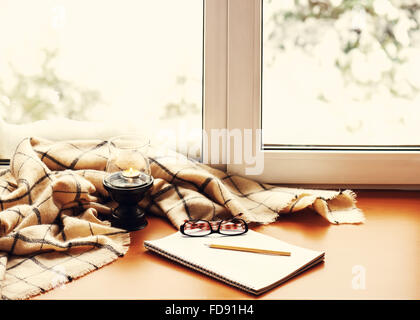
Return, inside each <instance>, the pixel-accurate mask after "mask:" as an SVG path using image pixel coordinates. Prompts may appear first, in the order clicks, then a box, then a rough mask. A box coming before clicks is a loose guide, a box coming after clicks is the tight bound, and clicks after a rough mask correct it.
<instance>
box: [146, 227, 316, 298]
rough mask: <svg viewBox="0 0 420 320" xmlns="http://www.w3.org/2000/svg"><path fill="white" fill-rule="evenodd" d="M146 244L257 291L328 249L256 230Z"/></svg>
mask: <svg viewBox="0 0 420 320" xmlns="http://www.w3.org/2000/svg"><path fill="white" fill-rule="evenodd" d="M210 243H212V244H223V245H230V246H242V247H252V248H261V249H269V250H279V251H289V252H291V255H290V256H277V255H268V254H259V253H250V252H241V251H231V250H222V249H214V248H209V247H208V244H210ZM144 246H145V247H146V248H147V249H149V250H152V251H154V252H156V253H158V254H160V255H162V256H165V257H166V258H169V259H171V260H174V261H176V262H178V263H181V264H183V265H185V266H187V267H189V268H192V269H195V270H197V271H200V272H202V273H204V274H206V275H208V276H211V277H213V278H216V279H218V280H221V281H223V282H225V283H228V284H230V285H232V286H235V287H237V288H240V289H242V290H245V291H248V292H250V293H253V294H256V295H258V294H261V293H263V292H266V291H268V290H270V289H271V288H274V287H275V286H277V285H279V284H281V283H283V282H285V281H287V280H288V279H290V278H292V277H293V276H295V275H297V274H298V273H300V272H302V271H304V270H306V269H308V268H310V267H312V266H313V265H315V264H317V263H318V262H321V261H322V260H323V259H324V252H321V251H314V250H309V249H305V248H302V247H298V246H294V245H291V244H288V243H286V242H283V241H281V240H278V239H276V238H273V237H270V236H267V235H264V234H261V233H258V232H255V231H253V230H249V231H248V232H247V233H245V234H243V235H240V236H234V237H230V236H222V235H220V234H212V235H210V236H206V237H199V238H193V237H188V236H185V235H183V234H182V233H180V232H176V233H174V234H172V235H169V236H167V237H165V238H162V239H158V240H146V241H144Z"/></svg>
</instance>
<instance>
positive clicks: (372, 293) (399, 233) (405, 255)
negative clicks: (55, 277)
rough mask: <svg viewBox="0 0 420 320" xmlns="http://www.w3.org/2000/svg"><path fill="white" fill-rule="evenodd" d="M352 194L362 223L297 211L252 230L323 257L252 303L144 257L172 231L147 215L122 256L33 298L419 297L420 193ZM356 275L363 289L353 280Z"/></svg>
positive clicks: (165, 262) (150, 255)
mask: <svg viewBox="0 0 420 320" xmlns="http://www.w3.org/2000/svg"><path fill="white" fill-rule="evenodd" d="M356 193H357V195H358V207H359V208H361V209H362V210H363V211H364V212H365V215H366V218H367V221H366V223H364V224H361V225H331V224H329V223H328V222H326V221H325V220H324V219H323V218H322V217H320V216H319V215H318V214H316V213H315V212H313V211H311V210H304V211H302V212H299V213H296V214H292V215H287V216H282V217H281V218H280V219H279V221H278V222H276V223H273V224H270V225H265V226H258V227H256V228H254V230H256V231H259V232H262V233H265V234H269V235H271V236H273V237H276V238H279V239H282V240H285V241H287V242H290V243H293V244H296V245H300V246H303V247H308V248H313V249H318V250H325V252H326V255H325V262H324V263H322V264H319V265H317V266H315V267H313V268H312V269H310V270H308V271H306V272H304V273H303V274H301V275H299V276H297V277H295V278H294V279H291V280H289V281H288V282H286V283H284V284H283V285H281V286H279V287H277V288H275V289H273V290H271V291H269V292H267V293H265V294H263V295H261V296H258V297H256V296H253V295H250V294H248V293H245V292H243V291H241V290H239V289H236V288H233V287H230V286H228V285H226V284H224V283H222V282H219V281H217V280H214V279H212V278H209V277H207V276H205V275H202V274H200V273H198V272H195V271H192V270H190V269H188V268H186V267H183V266H181V265H178V264H175V263H173V262H170V261H168V260H166V259H165V258H162V257H160V256H157V255H156V254H153V253H151V252H147V251H146V250H145V249H144V248H143V241H144V240H145V239H157V238H161V237H164V236H166V235H169V234H171V233H173V232H175V231H176V230H175V229H174V228H173V227H172V226H171V225H170V224H169V222H168V221H166V220H165V219H162V218H158V217H149V218H148V220H149V225H148V226H147V228H146V229H144V230H141V231H136V232H133V233H132V240H131V246H130V249H129V251H128V253H127V254H126V256H124V257H123V258H120V259H118V260H117V261H115V262H114V263H112V264H110V265H108V266H105V267H103V268H101V269H99V270H97V271H95V272H92V273H90V274H88V275H86V276H84V277H82V278H80V279H77V280H74V281H73V282H71V283H68V284H66V285H64V286H62V287H59V288H56V289H54V290H52V291H49V292H47V293H45V294H42V295H39V296H37V297H35V298H34V299H155V300H160V299H220V300H222V299H419V298H420V269H419V267H418V266H419V265H420V237H419V236H420V192H419V191H366V190H365V191H356ZM359 266H361V267H359ZM361 270H364V271H365V285H366V287H365V288H364V289H363V288H359V289H358V288H357V284H360V282H358V281H357V279H356V280H355V277H359V278H358V279H360V276H361V274H360V272H361ZM261 272H263V270H261ZM353 272H354V273H353ZM354 281H356V287H354Z"/></svg>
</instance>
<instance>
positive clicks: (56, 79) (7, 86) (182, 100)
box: [0, 0, 203, 145]
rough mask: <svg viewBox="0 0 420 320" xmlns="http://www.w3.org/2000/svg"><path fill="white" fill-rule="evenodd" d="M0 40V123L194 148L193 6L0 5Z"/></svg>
mask: <svg viewBox="0 0 420 320" xmlns="http://www.w3.org/2000/svg"><path fill="white" fill-rule="evenodd" d="M0 39H1V40H0V115H1V118H2V119H3V120H4V121H5V122H6V123H10V124H23V123H30V122H32V121H36V120H43V119H57V118H69V119H75V120H86V121H105V122H106V123H107V125H108V126H110V125H111V126H116V127H118V128H119V129H127V130H128V129H132V128H135V129H136V131H137V132H140V133H144V134H145V135H148V136H149V137H150V138H151V139H152V141H153V139H155V140H156V139H157V140H158V141H164V142H165V143H169V144H171V145H173V144H174V143H175V141H174V139H176V137H178V138H179V139H184V141H189V140H192V141H197V139H201V138H200V137H201V128H202V123H201V110H202V46H203V2H202V1H198V0H177V1H173V0H153V1H149V0H142V1H138V0H123V1H115V0H113V1H100V0H89V1H82V0H72V1H71V0H58V1H57V0H37V1H29V0H1V1H0ZM174 133H176V134H174ZM171 139H172V140H171ZM169 140H170V141H169ZM200 141H201V140H200Z"/></svg>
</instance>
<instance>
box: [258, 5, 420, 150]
mask: <svg viewBox="0 0 420 320" xmlns="http://www.w3.org/2000/svg"><path fill="white" fill-rule="evenodd" d="M262 117H263V120H262V127H263V142H264V144H266V145H343V146H346V145H347V146H348V145H354V146H357V145H360V146H366V145H388V146H392V145H394V146H402V145H404V146H413V145H417V146H418V145H420V1H418V0H318V1H315V0H281V1H280V0H279V1H277V0H264V1H263V82H262Z"/></svg>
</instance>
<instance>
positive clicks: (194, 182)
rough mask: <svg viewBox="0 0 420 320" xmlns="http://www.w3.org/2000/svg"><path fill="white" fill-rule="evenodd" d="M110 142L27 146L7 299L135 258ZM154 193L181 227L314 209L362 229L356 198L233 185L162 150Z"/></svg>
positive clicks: (161, 209) (8, 195) (9, 231)
mask: <svg viewBox="0 0 420 320" xmlns="http://www.w3.org/2000/svg"><path fill="white" fill-rule="evenodd" d="M107 157H108V148H107V141H98V140H96V141H93V140H88V141H64V142H51V141H48V140H44V139H40V138H26V139H24V140H23V141H21V142H20V143H19V145H18V146H17V148H16V151H15V153H14V156H13V158H12V160H11V163H10V168H9V169H6V170H3V171H0V210H1V211H0V294H1V298H2V299H24V298H29V297H31V296H33V295H36V294H39V293H42V292H45V291H47V290H50V289H52V288H55V287H57V286H59V285H61V284H63V283H66V282H68V281H72V279H75V278H77V277H80V276H82V275H84V274H86V273H88V272H90V271H93V270H96V269H98V268H100V267H102V266H104V265H106V264H108V263H110V262H112V261H114V260H115V259H117V258H118V257H121V256H123V255H124V254H125V253H126V251H127V250H128V246H129V241H130V239H129V234H128V233H127V232H125V231H124V230H121V229H117V228H113V227H112V226H111V225H110V223H109V222H108V221H107V217H109V214H110V213H111V209H110V207H111V206H112V203H110V202H109V201H110V199H109V196H108V194H107V191H106V190H105V189H104V187H103V184H102V180H103V178H104V176H105V174H106V173H105V167H106V162H107ZM149 159H150V162H151V171H152V175H153V177H154V179H155V180H154V185H153V187H152V189H151V191H150V193H149V194H148V196H147V197H145V198H144V199H143V200H142V201H141V202H140V206H142V207H143V208H145V209H146V210H147V212H149V213H153V214H157V215H161V216H165V217H167V218H168V219H169V220H170V221H171V223H172V224H173V225H174V226H175V227H176V228H179V226H180V225H181V224H182V223H183V222H184V221H185V220H186V219H198V218H202V219H207V220H216V219H224V218H229V217H232V216H240V217H241V218H242V219H244V220H246V221H247V222H249V223H270V222H273V221H275V220H276V219H277V218H278V216H279V214H283V213H292V212H295V211H298V210H301V209H303V208H306V207H311V208H313V209H314V210H316V211H317V212H318V213H319V214H320V215H322V216H323V217H325V218H326V219H327V220H328V221H330V222H332V223H359V222H362V221H363V220H364V217H363V213H362V212H361V211H360V210H359V209H358V208H357V207H356V206H355V195H354V193H353V192H352V191H350V190H345V191H325V190H305V189H294V188H285V187H278V186H274V185H268V184H262V183H258V182H255V181H252V180H249V179H246V178H243V177H238V176H232V175H229V174H226V173H224V172H222V171H219V170H216V169H212V168H210V167H208V166H206V165H203V164H200V163H197V162H195V161H192V160H188V159H186V158H185V157H183V156H182V155H179V154H176V153H168V152H167V150H165V151H162V150H158V149H152V150H151V153H150V155H149Z"/></svg>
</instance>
